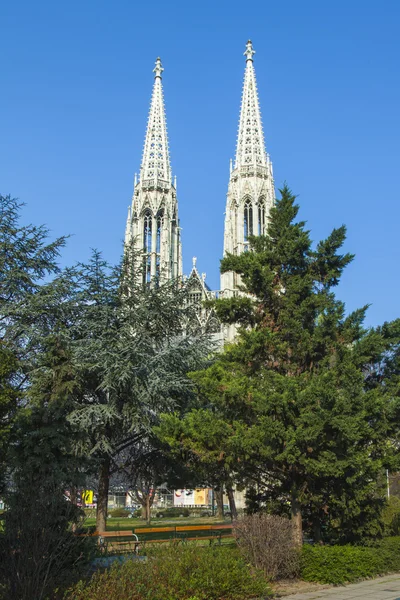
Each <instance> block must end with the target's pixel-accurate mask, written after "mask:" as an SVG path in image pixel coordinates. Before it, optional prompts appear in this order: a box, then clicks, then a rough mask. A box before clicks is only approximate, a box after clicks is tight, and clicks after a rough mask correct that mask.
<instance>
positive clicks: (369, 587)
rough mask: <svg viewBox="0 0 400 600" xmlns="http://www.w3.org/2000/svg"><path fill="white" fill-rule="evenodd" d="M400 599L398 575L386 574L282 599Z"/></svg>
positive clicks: (399, 576)
mask: <svg viewBox="0 0 400 600" xmlns="http://www.w3.org/2000/svg"><path fill="white" fill-rule="evenodd" d="M356 598H357V600H363V599H364V598H365V600H400V575H386V576H385V577H379V579H370V580H368V581H362V582H361V583H352V584H350V585H346V586H340V587H335V588H328V589H326V590H320V591H319V592H308V593H304V594H303V593H301V594H293V595H291V596H285V598H284V600H317V599H318V600H355V599H356Z"/></svg>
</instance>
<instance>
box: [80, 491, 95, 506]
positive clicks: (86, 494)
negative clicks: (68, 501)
mask: <svg viewBox="0 0 400 600" xmlns="http://www.w3.org/2000/svg"><path fill="white" fill-rule="evenodd" d="M81 497H82V502H84V503H85V504H93V490H82V496H81Z"/></svg>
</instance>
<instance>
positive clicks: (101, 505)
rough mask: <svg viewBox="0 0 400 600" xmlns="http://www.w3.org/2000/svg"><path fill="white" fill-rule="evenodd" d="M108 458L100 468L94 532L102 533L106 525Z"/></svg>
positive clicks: (108, 481) (108, 477)
mask: <svg viewBox="0 0 400 600" xmlns="http://www.w3.org/2000/svg"><path fill="white" fill-rule="evenodd" d="M110 464H111V461H110V458H109V457H108V456H107V458H105V459H104V460H103V462H102V463H101V466H100V473H99V491H98V494H97V512H96V531H98V532H99V533H103V532H104V531H105V530H106V525H107V512H108V489H109V487H110Z"/></svg>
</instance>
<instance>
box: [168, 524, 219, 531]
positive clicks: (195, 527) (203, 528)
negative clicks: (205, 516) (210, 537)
mask: <svg viewBox="0 0 400 600" xmlns="http://www.w3.org/2000/svg"><path fill="white" fill-rule="evenodd" d="M211 529H212V525H189V526H187V527H185V526H184V525H182V526H178V527H176V531H210V530H211Z"/></svg>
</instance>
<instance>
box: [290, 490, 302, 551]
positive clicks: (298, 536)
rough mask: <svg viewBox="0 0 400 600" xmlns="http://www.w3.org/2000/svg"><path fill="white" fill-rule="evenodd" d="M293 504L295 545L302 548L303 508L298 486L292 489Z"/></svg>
mask: <svg viewBox="0 0 400 600" xmlns="http://www.w3.org/2000/svg"><path fill="white" fill-rule="evenodd" d="M291 496H292V502H291V513H292V521H293V525H294V536H293V537H294V544H295V546H297V547H299V548H301V546H302V545H303V521H302V516H301V506H300V502H299V499H298V493H297V488H296V486H293V487H292V492H291Z"/></svg>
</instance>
